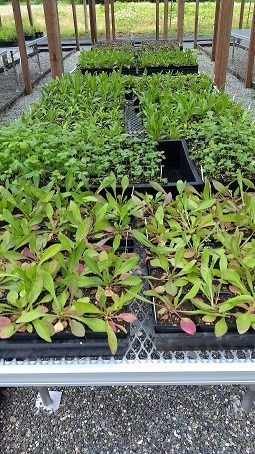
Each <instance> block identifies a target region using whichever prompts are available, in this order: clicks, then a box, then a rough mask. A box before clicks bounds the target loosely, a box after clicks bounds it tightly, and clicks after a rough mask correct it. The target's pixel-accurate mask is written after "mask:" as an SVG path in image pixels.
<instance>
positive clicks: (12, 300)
mask: <svg viewBox="0 0 255 454" xmlns="http://www.w3.org/2000/svg"><path fill="white" fill-rule="evenodd" d="M18 298H19V294H18V292H16V291H15V290H11V291H10V292H9V293H8V295H7V298H6V299H7V301H8V303H10V304H15V303H16V301H17V299H18Z"/></svg>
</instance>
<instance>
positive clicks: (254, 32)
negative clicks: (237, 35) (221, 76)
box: [244, 3, 255, 88]
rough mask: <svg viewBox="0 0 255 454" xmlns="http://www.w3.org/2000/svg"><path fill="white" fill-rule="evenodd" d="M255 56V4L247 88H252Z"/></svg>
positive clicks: (246, 81)
mask: <svg viewBox="0 0 255 454" xmlns="http://www.w3.org/2000/svg"><path fill="white" fill-rule="evenodd" d="M254 54H255V3H254V7H253V15H252V23H251V35H250V43H249V51H248V60H247V68H246V77H245V82H244V86H245V88H251V86H252V76H253V68H254Z"/></svg>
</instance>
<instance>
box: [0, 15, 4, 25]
mask: <svg viewBox="0 0 255 454" xmlns="http://www.w3.org/2000/svg"><path fill="white" fill-rule="evenodd" d="M2 26H3V22H2V17H1V14H0V27H2Z"/></svg>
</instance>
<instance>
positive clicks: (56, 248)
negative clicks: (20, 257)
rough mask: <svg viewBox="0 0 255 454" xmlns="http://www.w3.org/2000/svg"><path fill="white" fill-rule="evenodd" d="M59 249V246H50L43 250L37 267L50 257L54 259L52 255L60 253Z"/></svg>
mask: <svg viewBox="0 0 255 454" xmlns="http://www.w3.org/2000/svg"><path fill="white" fill-rule="evenodd" d="M61 247H62V246H61V244H52V245H51V246H49V247H48V248H47V249H45V251H44V253H43V255H42V257H41V260H40V262H39V265H42V263H43V262H45V261H46V260H49V259H50V258H51V257H54V255H56V254H57V253H58V252H59V251H60V249H61Z"/></svg>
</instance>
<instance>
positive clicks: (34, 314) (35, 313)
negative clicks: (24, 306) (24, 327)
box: [16, 308, 45, 323]
mask: <svg viewBox="0 0 255 454" xmlns="http://www.w3.org/2000/svg"><path fill="white" fill-rule="evenodd" d="M44 315H45V313H44V312H43V311H42V310H41V309H39V308H36V309H32V310H31V311H29V312H23V313H22V314H21V316H20V317H19V318H18V319H17V320H16V323H29V322H32V321H33V320H36V319H38V318H40V317H43V316H44Z"/></svg>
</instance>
